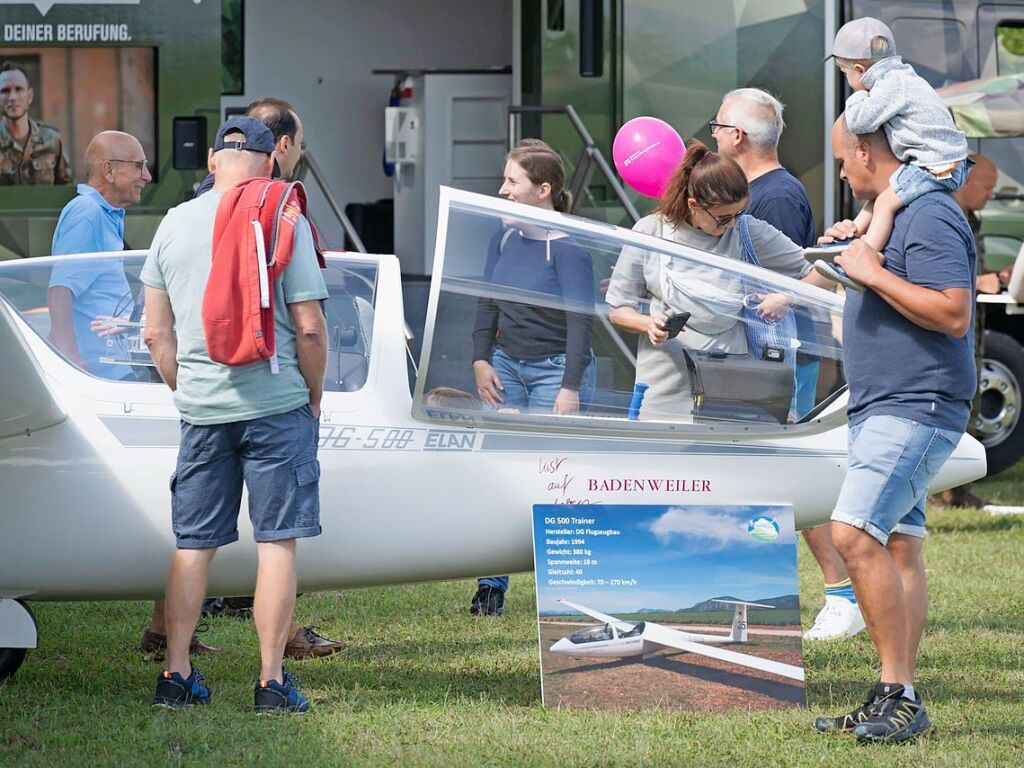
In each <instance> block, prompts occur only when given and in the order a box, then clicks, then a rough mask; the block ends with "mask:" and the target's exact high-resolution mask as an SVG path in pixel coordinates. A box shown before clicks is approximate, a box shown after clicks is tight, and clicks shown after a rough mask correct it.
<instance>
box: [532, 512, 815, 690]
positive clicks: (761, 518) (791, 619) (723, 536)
mask: <svg viewBox="0 0 1024 768" xmlns="http://www.w3.org/2000/svg"><path fill="white" fill-rule="evenodd" d="M533 533H534V562H535V567H536V574H537V613H538V616H537V626H538V636H539V640H540V661H541V677H542V691H543V697H544V705H545V706H547V707H563V706H572V707H588V708H596V709H638V708H644V707H653V706H659V707H667V708H670V709H679V710H707V709H732V708H736V707H739V708H742V709H777V708H783V707H791V706H800V705H803V704H804V703H805V697H804V684H803V657H802V652H801V644H800V641H801V632H800V601H799V595H798V591H797V570H796V532H795V530H794V526H793V510H792V508H790V507H784V506H764V505H750V506H740V505H737V506H710V505H678V506H671V505H560V504H538V505H536V506H534V508H533Z"/></svg>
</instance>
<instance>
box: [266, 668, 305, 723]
mask: <svg viewBox="0 0 1024 768" xmlns="http://www.w3.org/2000/svg"><path fill="white" fill-rule="evenodd" d="M281 676H282V677H283V678H284V683H279V682H277V681H276V680H257V681H256V685H255V686H254V687H253V705H254V707H255V709H256V712H257V713H260V714H273V713H288V712H295V713H299V714H301V713H303V712H306V711H308V710H309V699H307V698H306V697H305V696H303V695H302V694H301V693H299V689H298V688H297V687H296V686H298V682H299V681H298V679H297V678H295V677H293V676H292V675H289V674H288V673H287V672H285V671H284V668H283V667H282V668H281Z"/></svg>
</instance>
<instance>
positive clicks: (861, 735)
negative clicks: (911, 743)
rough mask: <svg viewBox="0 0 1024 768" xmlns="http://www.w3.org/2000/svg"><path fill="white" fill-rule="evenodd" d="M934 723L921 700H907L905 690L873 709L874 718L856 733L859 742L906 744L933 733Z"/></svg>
mask: <svg viewBox="0 0 1024 768" xmlns="http://www.w3.org/2000/svg"><path fill="white" fill-rule="evenodd" d="M931 727H932V721H931V720H929V719H928V713H927V712H925V711H924V702H923V701H921V697H920V696H918V697H917V698H914V699H908V698H907V697H905V696H904V695H903V686H897V688H896V689H895V690H894V691H893V692H892V693H890V694H889V695H888V696H886V697H885V698H883V699H880V700H879V701H878V702H876V703H875V705H874V707H872V708H871V717H869V718H868V719H867V720H866V721H865V722H863V723H861V724H860V725H858V726H857V727H856V728H854V729H853V735H854V736H856V737H857V741H859V742H880V741H906V740H907V739H914V738H917V737H918V736H923V735H924V734H926V733H927V732H928V731H929V730H931Z"/></svg>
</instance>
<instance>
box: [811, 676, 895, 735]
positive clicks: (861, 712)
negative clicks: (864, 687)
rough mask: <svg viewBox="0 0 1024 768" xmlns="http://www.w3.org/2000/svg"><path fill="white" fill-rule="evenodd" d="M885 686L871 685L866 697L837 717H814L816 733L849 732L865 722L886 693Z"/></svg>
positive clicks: (879, 684)
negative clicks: (850, 710)
mask: <svg viewBox="0 0 1024 768" xmlns="http://www.w3.org/2000/svg"><path fill="white" fill-rule="evenodd" d="M885 687H886V686H883V685H882V684H881V683H876V684H875V685H873V686H871V690H870V691H868V697H867V699H865V700H864V703H863V704H861V705H860V706H859V707H857V708H856V709H854V710H853V711H852V712H848V713H846V714H845V715H840V716H839V717H818V718H815V720H814V730H816V731H817V732H818V733H831V732H832V731H841V732H849V731H852V730H853V729H854V728H856V727H857V726H858V725H860V724H861V723H866V722H867V721H868V719H869V718H870V717H871V714H872V708H873V707H874V706H875V704H876V703H878V701H880V700H881V698H882V697H883V696H885V695H886V694H885V692H884V690H885ZM901 690H902V689H901Z"/></svg>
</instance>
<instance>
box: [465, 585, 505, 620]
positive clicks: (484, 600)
mask: <svg viewBox="0 0 1024 768" xmlns="http://www.w3.org/2000/svg"><path fill="white" fill-rule="evenodd" d="M504 613H505V592H504V591H503V590H500V589H498V588H497V587H492V586H490V585H487V584H481V585H480V587H479V589H477V591H476V594H475V595H473V599H472V600H471V601H470V603H469V614H470V615H471V616H501V615H502V614H504Z"/></svg>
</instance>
